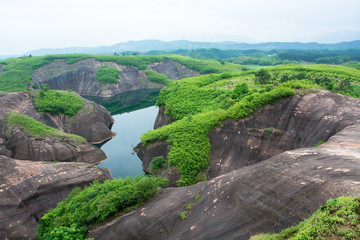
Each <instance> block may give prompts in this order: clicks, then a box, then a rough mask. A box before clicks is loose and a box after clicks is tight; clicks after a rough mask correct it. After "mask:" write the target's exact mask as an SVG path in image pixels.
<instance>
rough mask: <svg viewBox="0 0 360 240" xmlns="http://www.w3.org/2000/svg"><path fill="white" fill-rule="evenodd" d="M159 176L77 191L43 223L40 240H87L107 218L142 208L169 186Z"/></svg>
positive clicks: (120, 180) (45, 217)
mask: <svg viewBox="0 0 360 240" xmlns="http://www.w3.org/2000/svg"><path fill="white" fill-rule="evenodd" d="M167 181H168V180H166V179H164V178H161V177H158V176H142V175H140V176H137V177H135V178H130V177H127V178H125V179H121V178H120V179H114V180H111V181H110V180H107V181H105V182H104V183H102V184H101V183H99V182H96V181H95V182H94V183H93V184H91V185H90V186H87V187H85V188H84V189H83V190H81V189H80V188H79V187H77V188H75V189H74V190H73V191H72V192H71V193H70V194H69V196H68V197H67V198H66V199H65V200H64V201H62V202H60V203H58V205H57V207H56V208H55V209H52V210H50V211H49V212H48V213H47V214H45V215H44V216H43V217H42V218H41V219H40V223H39V226H38V232H37V237H38V238H39V239H40V240H54V239H59V240H60V239H66V238H65V237H67V239H84V238H85V236H86V233H87V231H88V229H89V226H90V225H91V224H94V223H98V222H100V221H103V220H105V219H106V218H107V217H109V216H111V215H113V214H115V213H118V212H121V211H127V210H130V209H133V208H136V207H138V206H139V205H141V204H143V203H145V202H146V201H147V200H149V199H150V198H151V197H153V196H154V195H155V194H156V192H157V191H158V190H159V189H161V188H162V187H164V186H165V185H166V184H167Z"/></svg>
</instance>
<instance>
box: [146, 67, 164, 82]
mask: <svg viewBox="0 0 360 240" xmlns="http://www.w3.org/2000/svg"><path fill="white" fill-rule="evenodd" d="M145 74H146V76H147V77H148V79H149V81H151V82H156V83H162V84H167V83H168V81H169V78H168V76H166V75H165V74H161V73H157V72H155V71H151V70H147V71H145Z"/></svg>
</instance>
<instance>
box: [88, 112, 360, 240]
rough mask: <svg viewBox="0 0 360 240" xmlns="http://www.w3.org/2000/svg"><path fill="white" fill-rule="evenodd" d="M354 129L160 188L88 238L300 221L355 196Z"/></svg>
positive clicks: (358, 185)
mask: <svg viewBox="0 0 360 240" xmlns="http://www.w3.org/2000/svg"><path fill="white" fill-rule="evenodd" d="M305 114H306V113H305ZM359 132H360V125H352V126H348V127H346V128H345V129H344V130H342V131H341V132H339V133H337V134H336V135H334V136H333V137H331V138H330V139H329V140H328V141H327V143H326V144H323V145H321V146H319V147H316V148H303V149H297V150H293V151H287V152H284V153H281V154H279V155H277V156H275V157H272V158H270V159H267V160H264V161H262V162H260V163H255V164H253V165H251V166H246V167H243V168H241V169H239V170H234V171H231V172H229V173H226V174H223V175H221V176H219V177H216V178H214V179H212V180H210V181H207V182H202V183H198V184H195V185H193V186H189V187H181V188H167V189H164V190H162V192H161V193H160V195H159V196H158V197H156V198H155V199H154V200H153V201H151V202H149V203H148V204H146V205H145V206H143V207H142V208H140V209H138V210H136V211H133V212H131V213H129V214H126V215H124V216H121V217H118V218H116V219H115V220H113V221H112V222H110V223H108V224H106V225H104V226H103V227H100V228H97V229H95V230H94V231H93V232H92V233H91V234H90V236H91V237H95V238H96V239H97V240H101V239H106V240H111V239H127V240H129V239H179V240H180V239H207V240H211V239H214V240H215V239H240V240H241V239H244V240H245V239H249V237H250V236H251V235H254V234H257V233H259V232H271V233H272V232H278V231H280V230H281V229H283V228H286V227H289V226H292V225H295V224H298V223H299V222H300V221H301V220H303V219H305V218H307V217H308V216H309V215H310V214H312V213H313V212H314V211H315V210H316V209H317V208H319V207H320V206H321V205H323V204H324V203H325V202H326V200H328V199H329V198H335V197H339V196H349V195H351V196H358V197H359V196H360V182H359V175H360V135H359ZM196 200H197V201H196ZM185 204H186V205H185ZM189 204H191V207H188V208H187V207H186V206H189ZM180 213H182V216H183V217H180Z"/></svg>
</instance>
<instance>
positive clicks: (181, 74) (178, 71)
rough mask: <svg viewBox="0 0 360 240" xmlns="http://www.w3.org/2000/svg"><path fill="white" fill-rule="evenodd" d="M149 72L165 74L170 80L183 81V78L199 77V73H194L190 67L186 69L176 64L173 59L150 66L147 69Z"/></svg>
mask: <svg viewBox="0 0 360 240" xmlns="http://www.w3.org/2000/svg"><path fill="white" fill-rule="evenodd" d="M147 69H148V70H153V71H155V72H158V73H162V74H165V75H166V76H168V77H169V78H170V79H175V80H178V79H181V78H187V77H194V76H196V75H199V73H198V72H197V71H194V70H192V69H190V68H188V67H185V66H183V65H181V64H180V63H178V62H175V61H173V60H171V59H167V58H165V59H164V60H163V61H161V62H155V63H152V64H150V65H149V66H148V67H147Z"/></svg>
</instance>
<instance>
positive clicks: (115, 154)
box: [98, 106, 158, 178]
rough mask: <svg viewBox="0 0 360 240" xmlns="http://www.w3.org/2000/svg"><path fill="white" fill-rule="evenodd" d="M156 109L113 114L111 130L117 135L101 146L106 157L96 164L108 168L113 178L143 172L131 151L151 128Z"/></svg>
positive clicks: (148, 108) (152, 107)
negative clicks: (113, 121)
mask: <svg viewBox="0 0 360 240" xmlns="http://www.w3.org/2000/svg"><path fill="white" fill-rule="evenodd" d="M157 112H158V109H157V107H155V106H151V107H147V108H143V109H140V110H135V111H132V112H128V113H121V114H117V115H113V116H112V117H113V118H114V120H115V123H114V125H113V126H112V128H111V130H112V131H113V132H116V133H117V136H116V137H114V138H113V139H111V140H109V141H108V142H106V143H105V144H104V145H102V146H101V149H102V150H103V151H104V152H105V153H106V155H107V156H108V159H106V160H105V161H103V162H101V163H100V164H98V166H99V167H102V168H108V169H109V170H110V172H111V176H112V177H114V178H118V177H122V178H125V177H127V176H136V175H138V174H139V173H143V169H142V165H141V160H140V159H139V158H138V156H137V155H136V153H135V152H134V151H133V147H135V146H136V145H137V144H138V143H139V142H140V137H141V135H142V134H144V133H145V132H147V131H148V130H150V129H153V125H154V122H155V118H156V115H157Z"/></svg>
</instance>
